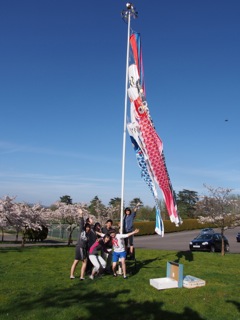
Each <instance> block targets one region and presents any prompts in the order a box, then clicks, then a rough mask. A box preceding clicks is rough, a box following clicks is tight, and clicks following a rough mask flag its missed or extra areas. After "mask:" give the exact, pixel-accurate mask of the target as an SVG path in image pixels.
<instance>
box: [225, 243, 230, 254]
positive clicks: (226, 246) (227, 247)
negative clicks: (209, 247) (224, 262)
mask: <svg viewBox="0 0 240 320" xmlns="http://www.w3.org/2000/svg"><path fill="white" fill-rule="evenodd" d="M225 251H226V252H229V251H230V247H229V244H226V245H225Z"/></svg>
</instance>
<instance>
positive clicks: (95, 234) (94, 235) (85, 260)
mask: <svg viewBox="0 0 240 320" xmlns="http://www.w3.org/2000/svg"><path fill="white" fill-rule="evenodd" d="M136 211H137V207H136V208H134V211H133V212H132V211H131V209H130V208H126V209H125V211H124V213H125V215H124V218H123V232H122V233H118V232H117V231H116V229H115V228H113V221H112V220H111V219H108V220H107V221H106V224H105V226H104V227H101V225H100V223H98V222H97V223H95V225H93V221H92V219H91V218H87V219H86V221H85V222H84V218H83V213H82V210H81V209H79V210H78V212H79V218H80V224H79V236H78V240H77V244H76V249H75V259H74V261H73V264H72V266H71V271H70V279H74V278H75V276H74V272H75V269H76V267H77V265H78V263H79V261H81V262H82V266H81V273H80V280H84V279H85V273H86V272H87V270H88V269H90V276H89V278H90V279H92V280H93V279H94V277H95V276H96V275H98V274H102V273H103V272H105V271H107V272H108V273H110V272H112V274H113V276H114V277H116V276H117V271H116V269H117V264H118V262H121V268H122V273H123V278H124V279H127V273H126V262H125V260H126V256H127V250H129V254H130V257H131V256H133V255H134V247H133V236H134V234H136V233H138V232H139V229H135V230H133V222H134V218H135V216H136Z"/></svg>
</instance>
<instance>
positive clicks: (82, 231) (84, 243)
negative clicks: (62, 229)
mask: <svg viewBox="0 0 240 320" xmlns="http://www.w3.org/2000/svg"><path fill="white" fill-rule="evenodd" d="M78 212H79V217H80V224H79V236H78V240H77V244H76V249H75V259H74V261H73V264H72V266H71V271H70V279H74V278H75V276H74V272H75V269H76V266H77V265H78V263H79V261H82V267H81V275H80V280H84V275H85V271H86V267H87V261H88V249H89V241H90V240H91V241H93V239H91V237H92V229H91V224H90V223H86V224H85V225H84V219H83V213H82V210H81V209H78Z"/></svg>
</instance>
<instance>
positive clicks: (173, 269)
mask: <svg viewBox="0 0 240 320" xmlns="http://www.w3.org/2000/svg"><path fill="white" fill-rule="evenodd" d="M182 283H183V265H182V264H180V263H176V262H167V272H166V277H165V278H156V279H150V285H151V286H153V287H154V288H156V289H158V290H162V289H170V288H181V287H182Z"/></svg>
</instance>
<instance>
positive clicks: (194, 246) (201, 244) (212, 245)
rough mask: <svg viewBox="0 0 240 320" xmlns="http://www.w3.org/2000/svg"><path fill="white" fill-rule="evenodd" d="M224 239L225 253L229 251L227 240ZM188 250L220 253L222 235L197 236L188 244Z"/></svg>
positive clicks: (207, 234)
mask: <svg viewBox="0 0 240 320" xmlns="http://www.w3.org/2000/svg"><path fill="white" fill-rule="evenodd" d="M223 238H224V249H225V251H226V252H228V251H229V242H228V239H227V238H226V237H225V236H223ZM189 248H190V250H191V251H195V250H196V251H210V252H215V251H221V250H222V235H221V233H213V234H210V233H205V234H199V235H198V236H197V237H196V238H195V239H193V240H192V241H191V242H190V243H189Z"/></svg>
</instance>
